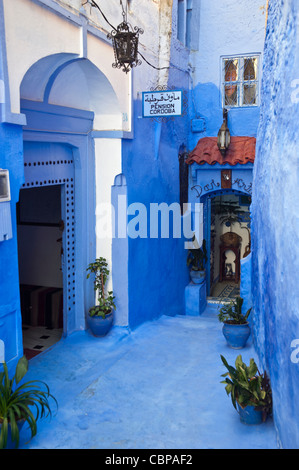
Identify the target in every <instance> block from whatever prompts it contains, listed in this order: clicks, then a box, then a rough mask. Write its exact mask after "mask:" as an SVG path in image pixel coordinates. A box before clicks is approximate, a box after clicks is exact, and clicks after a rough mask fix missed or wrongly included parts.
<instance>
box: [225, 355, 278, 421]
mask: <svg viewBox="0 0 299 470" xmlns="http://www.w3.org/2000/svg"><path fill="white" fill-rule="evenodd" d="M221 360H222V362H223V364H224V366H225V367H226V368H227V370H228V372H226V373H225V374H222V375H221V377H225V380H223V381H221V383H224V384H225V390H226V393H227V395H230V397H231V400H232V404H233V406H234V408H235V409H236V410H237V411H238V413H239V415H240V420H241V422H243V423H245V424H259V423H262V422H265V421H266V419H267V417H268V416H270V415H271V413H272V391H271V385H270V381H269V378H268V376H267V373H266V372H264V373H263V374H261V373H260V372H259V370H258V367H257V365H256V363H255V361H254V359H253V358H251V359H250V363H249V366H247V365H246V364H245V363H244V362H243V360H242V356H241V355H239V356H238V357H237V359H236V361H235V367H233V366H231V365H229V364H228V362H227V360H226V359H225V358H224V357H223V356H221Z"/></svg>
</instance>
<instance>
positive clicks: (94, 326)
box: [87, 311, 113, 336]
mask: <svg viewBox="0 0 299 470" xmlns="http://www.w3.org/2000/svg"><path fill="white" fill-rule="evenodd" d="M112 324H113V311H112V312H111V313H109V315H106V317H105V318H102V317H99V316H94V317H91V316H90V315H89V314H87V325H88V327H89V328H90V330H91V332H92V334H93V335H94V336H105V335H106V334H107V333H108V332H109V331H110V329H111V328H112Z"/></svg>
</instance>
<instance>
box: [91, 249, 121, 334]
mask: <svg viewBox="0 0 299 470" xmlns="http://www.w3.org/2000/svg"><path fill="white" fill-rule="evenodd" d="M107 266H108V263H107V261H106V259H105V258H102V257H101V258H97V259H96V260H95V261H94V262H93V263H90V264H89V265H88V268H87V276H86V277H87V279H88V278H89V277H90V276H91V275H94V291H95V292H98V295H97V300H98V305H96V306H94V307H91V308H90V309H89V311H88V314H87V318H86V321H87V325H88V327H89V328H90V330H91V332H92V334H93V335H94V336H105V335H106V334H107V333H108V332H109V331H110V329H111V327H112V325H113V313H114V310H115V304H114V296H113V292H112V291H108V292H106V291H105V285H106V282H107V279H108V275H109V270H108V269H107Z"/></svg>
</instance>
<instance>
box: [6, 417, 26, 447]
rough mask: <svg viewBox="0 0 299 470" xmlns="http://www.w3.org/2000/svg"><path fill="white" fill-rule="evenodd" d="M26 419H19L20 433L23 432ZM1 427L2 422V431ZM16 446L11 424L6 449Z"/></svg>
mask: <svg viewBox="0 0 299 470" xmlns="http://www.w3.org/2000/svg"><path fill="white" fill-rule="evenodd" d="M24 423H25V420H24V419H22V420H21V421H17V426H18V428H19V433H21V429H22V427H23V426H24ZM1 427H2V424H0V432H1ZM15 448H16V443H15V441H12V439H11V429H10V425H9V426H8V432H7V443H6V447H5V449H15Z"/></svg>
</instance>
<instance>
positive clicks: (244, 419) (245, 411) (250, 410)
mask: <svg viewBox="0 0 299 470" xmlns="http://www.w3.org/2000/svg"><path fill="white" fill-rule="evenodd" d="M237 411H238V413H239V416H240V421H241V423H244V424H261V423H262V422H263V412H262V411H261V410H257V409H256V406H245V408H242V407H241V406H240V405H239V403H237Z"/></svg>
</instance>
